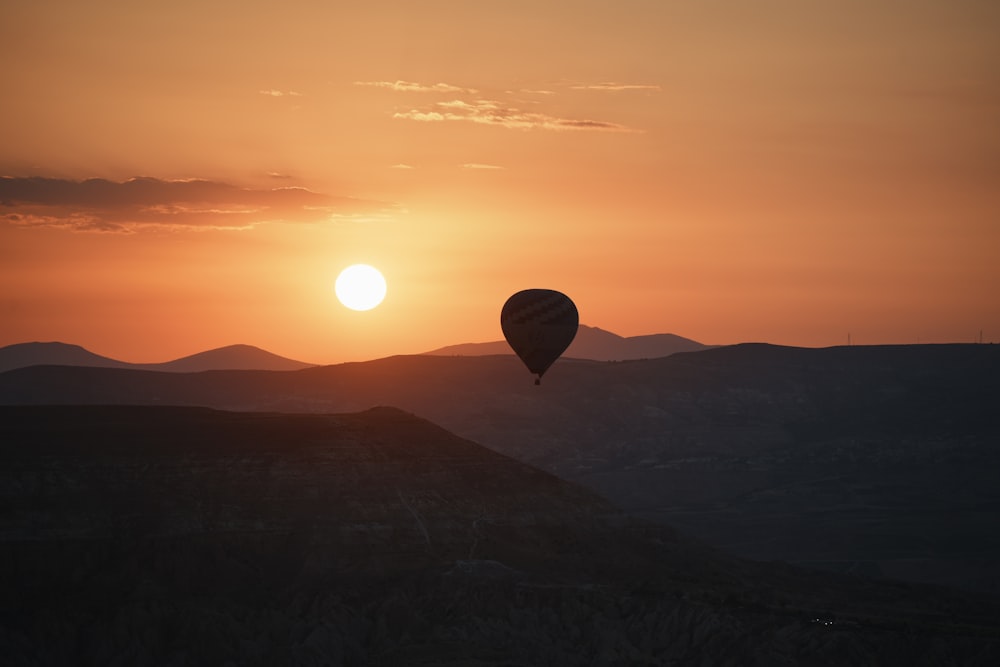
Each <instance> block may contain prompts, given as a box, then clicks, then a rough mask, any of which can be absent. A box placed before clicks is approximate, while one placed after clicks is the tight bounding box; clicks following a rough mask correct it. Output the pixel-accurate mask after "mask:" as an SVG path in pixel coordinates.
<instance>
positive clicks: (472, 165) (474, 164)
mask: <svg viewBox="0 0 1000 667" xmlns="http://www.w3.org/2000/svg"><path fill="white" fill-rule="evenodd" d="M462 169H504V167H501V166H499V165H495V164H482V163H480V162H466V163H465V164H463V165H462Z"/></svg>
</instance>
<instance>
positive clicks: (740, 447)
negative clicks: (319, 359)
mask: <svg viewBox="0 0 1000 667" xmlns="http://www.w3.org/2000/svg"><path fill="white" fill-rule="evenodd" d="M0 403H5V404H25V403H34V404H39V403H143V404H164V405H202V406H210V407H217V408H224V409H231V410H272V411H283V412H340V411H356V410H363V409H367V408H370V407H372V406H376V405H395V406H399V407H401V408H403V409H406V410H408V411H410V412H413V413H415V414H419V415H421V416H422V417H425V418H428V419H431V420H432V421H434V422H435V423H438V424H441V425H443V426H444V427H446V428H448V429H449V430H451V431H453V432H455V433H457V434H459V435H461V436H463V437H467V438H470V439H472V440H474V441H476V442H479V443H481V444H483V445H486V446H488V447H490V448H491V449H494V450H496V451H498V452H501V453H504V454H507V455H509V456H512V457H514V458H517V459H518V460H521V461H524V462H527V463H529V464H531V465H534V466H537V467H540V468H543V469H545V470H547V471H549V472H552V473H554V474H556V475H558V476H559V477H561V478H563V479H567V480H571V481H575V482H579V483H582V484H585V485H586V486H588V487H589V488H591V489H594V490H596V491H598V492H599V493H601V494H602V495H604V496H605V497H607V498H609V499H611V500H612V501H613V502H614V503H615V504H617V505H618V506H620V507H622V508H624V509H626V510H628V511H629V512H631V513H633V514H635V515H637V516H640V517H644V518H647V519H652V520H655V521H657V522H661V523H663V524H666V525H670V526H675V527H677V528H679V529H680V530H682V531H684V532H685V533H688V534H691V535H694V536H696V537H698V538H700V539H703V540H705V541H707V542H709V543H711V544H713V545H717V546H720V547H722V548H724V549H726V550H728V551H731V552H733V553H736V554H739V555H741V556H745V557H750V558H755V559H760V560H783V561H787V562H790V563H795V564H801V565H808V566H811V567H818V568H827V569H833V570H837V571H843V572H851V573H855V574H859V575H864V576H878V577H889V578H898V579H906V580H911V581H922V582H933V583H939V584H945V585H954V586H962V587H965V588H967V589H971V590H980V591H989V592H991V593H993V594H997V593H1000V582H998V579H997V575H996V573H997V572H998V571H1000V538H997V536H996V533H995V531H994V530H992V527H993V526H995V525H998V524H1000V485H997V484H996V480H997V479H1000V447H998V446H997V443H998V442H1000V411H998V410H997V409H996V406H997V405H1000V346H993V345H919V346H886V347H838V348H827V349H802V348H787V347H777V346H770V345H739V346H732V347H723V348H716V349H711V350H705V351H702V352H695V353H679V354H674V355H672V356H669V357H665V358H660V359H650V360H644V361H630V362H622V363H606V362H594V361H585V360H561V361H558V362H557V363H556V364H555V366H553V368H552V369H551V370H550V371H549V372H548V373H547V374H546V376H545V379H544V381H543V382H542V384H541V386H538V387H536V386H534V385H533V384H532V379H531V376H530V374H529V373H528V372H527V371H526V370H525V369H524V368H523V366H522V365H521V364H520V362H519V361H518V360H517V359H516V358H515V357H513V356H486V357H434V356H411V357H392V358H388V359H381V360H377V361H372V362H365V363H354V364H342V365H337V366H327V367H316V368H309V369H305V370H302V371H296V372H287V373H279V372H270V373H268V372H254V371H245V372H235V371H212V372H207V373H201V374H176V373H169V374H168V373H153V372H138V371H130V370H120V369H90V368H69V367H63V368H55V367H36V368H27V369H19V370H14V371H9V372H7V373H3V374H0Z"/></svg>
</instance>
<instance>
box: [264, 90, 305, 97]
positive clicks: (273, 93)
mask: <svg viewBox="0 0 1000 667" xmlns="http://www.w3.org/2000/svg"><path fill="white" fill-rule="evenodd" d="M257 92H259V93H260V94H261V95H266V96H268V97H302V93H297V92H295V91H294V90H287V91H286V90H275V89H274V88H271V89H269V90H259V91H257Z"/></svg>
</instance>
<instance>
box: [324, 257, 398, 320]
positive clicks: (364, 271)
mask: <svg viewBox="0 0 1000 667" xmlns="http://www.w3.org/2000/svg"><path fill="white" fill-rule="evenodd" d="M334 289H335V291H336V293H337V298H338V299H340V302H341V303H342V304H344V305H345V306H347V307H348V308H350V309H351V310H371V309H372V308H374V307H375V306H377V305H379V304H380V303H382V299H384V298H385V278H383V277H382V274H381V273H379V271H378V269H376V268H375V267H373V266H368V265H367V264H354V265H352V266H349V267H347V268H346V269H344V270H343V271H341V272H340V275H339V276H337V284H336V286H335V287H334Z"/></svg>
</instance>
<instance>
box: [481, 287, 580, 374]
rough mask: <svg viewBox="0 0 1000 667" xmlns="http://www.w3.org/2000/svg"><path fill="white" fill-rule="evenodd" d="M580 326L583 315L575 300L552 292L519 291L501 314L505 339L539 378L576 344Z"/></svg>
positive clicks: (509, 300) (546, 290) (545, 290)
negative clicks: (575, 339) (574, 338)
mask: <svg viewBox="0 0 1000 667" xmlns="http://www.w3.org/2000/svg"><path fill="white" fill-rule="evenodd" d="M579 324H580V314H579V313H578V312H577V310H576V305H575V304H574V303H573V301H572V300H571V299H570V298H569V297H568V296H566V295H565V294H563V293H562V292H557V291H555V290H550V289H528V290H523V291H521V292H518V293H517V294H514V295H513V296H511V297H510V298H509V299H507V302H506V303H505V304H504V305H503V310H502V311H500V328H501V329H503V335H504V338H506V339H507V342H508V343H509V344H510V346H511V348H513V350H514V352H515V353H517V356H519V357H520V358H521V361H523V362H524V365H525V366H527V367H528V370H529V371H531V372H532V373H534V374H535V375H537V376H538V377H539V378H541V377H542V375H543V374H544V373H545V371H547V370H548V368H549V366H551V365H552V363H553V362H554V361H555V360H556V359H558V358H559V355H560V354H562V353H563V352H565V351H566V348H567V347H569V344H570V343H572V342H573V337H574V336H576V329H577V327H578V326H579ZM536 383H537V381H536Z"/></svg>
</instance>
